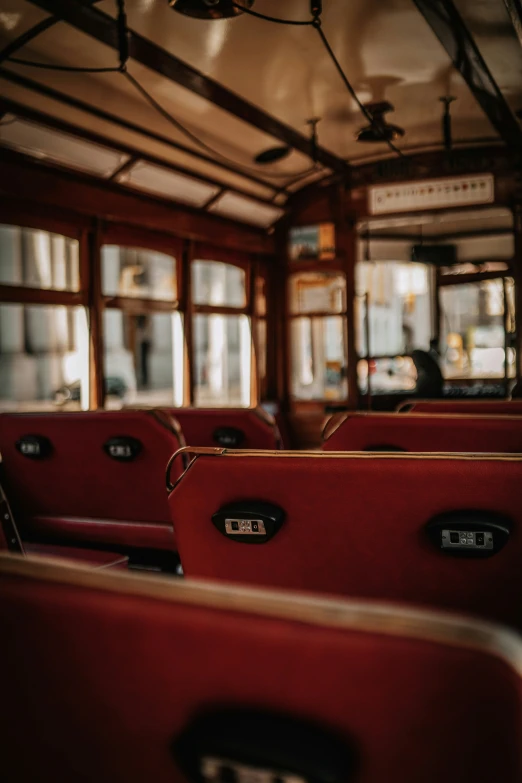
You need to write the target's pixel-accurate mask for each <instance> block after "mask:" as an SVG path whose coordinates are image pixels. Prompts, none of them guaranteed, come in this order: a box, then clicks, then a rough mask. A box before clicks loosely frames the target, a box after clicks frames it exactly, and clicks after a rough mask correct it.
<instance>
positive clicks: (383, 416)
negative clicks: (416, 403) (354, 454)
mask: <svg viewBox="0 0 522 783" xmlns="http://www.w3.org/2000/svg"><path fill="white" fill-rule="evenodd" d="M323 450H324V451H416V452H420V451H435V452H438V451H448V452H450V451H457V452H474V453H484V452H489V453H504V454H510V453H519V452H520V453H522V417H516V416H514V417H508V416H472V415H463V416H459V415H457V414H453V413H450V414H443V413H437V414H422V413H412V414H408V416H399V415H398V414H397V413H348V414H345V416H344V417H343V418H342V419H341V420H339V421H338V422H337V427H336V429H333V427H332V428H330V431H329V435H328V438H327V440H325V442H324V443H323Z"/></svg>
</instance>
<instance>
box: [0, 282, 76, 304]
mask: <svg viewBox="0 0 522 783" xmlns="http://www.w3.org/2000/svg"><path fill="white" fill-rule="evenodd" d="M0 302H13V303H20V304H35V305H65V306H66V307H77V306H78V305H84V304H85V303H86V302H85V294H83V293H79V292H77V291H56V290H55V289H46V288H29V287H24V286H14V285H3V284H0Z"/></svg>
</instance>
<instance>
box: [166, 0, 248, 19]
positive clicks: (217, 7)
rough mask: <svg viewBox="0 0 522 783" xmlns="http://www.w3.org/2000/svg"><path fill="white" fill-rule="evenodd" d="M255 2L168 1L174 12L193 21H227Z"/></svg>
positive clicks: (224, 0) (218, 0) (219, 0)
mask: <svg viewBox="0 0 522 783" xmlns="http://www.w3.org/2000/svg"><path fill="white" fill-rule="evenodd" d="M254 2H255V0H169V5H170V7H171V8H173V9H174V11H177V12H178V13H179V14H183V15H184V16H192V17H194V18H195V19H228V18H229V17H233V16H240V14H242V13H243V11H242V10H241V8H238V6H243V8H246V9H250V8H252V6H253V5H254Z"/></svg>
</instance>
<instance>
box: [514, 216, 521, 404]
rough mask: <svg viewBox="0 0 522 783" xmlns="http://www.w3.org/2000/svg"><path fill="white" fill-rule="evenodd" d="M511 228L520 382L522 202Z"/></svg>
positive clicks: (518, 379) (517, 373) (516, 344)
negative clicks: (513, 243) (513, 240)
mask: <svg viewBox="0 0 522 783" xmlns="http://www.w3.org/2000/svg"><path fill="white" fill-rule="evenodd" d="M513 218H514V222H513V230H514V239H515V257H514V259H513V272H514V279H515V325H516V333H515V348H516V379H515V382H516V383H517V384H518V385H519V386H518V388H519V390H520V384H522V204H520V203H516V204H515V206H514V207H513Z"/></svg>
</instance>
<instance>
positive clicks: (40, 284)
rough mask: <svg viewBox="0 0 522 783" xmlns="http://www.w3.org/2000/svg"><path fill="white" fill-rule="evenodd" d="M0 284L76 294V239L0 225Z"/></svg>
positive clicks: (78, 270)
mask: <svg viewBox="0 0 522 783" xmlns="http://www.w3.org/2000/svg"><path fill="white" fill-rule="evenodd" d="M0 283H1V284H4V285H12V286H28V287H30V288H43V289H52V290H55V291H79V289H80V263H79V243H78V240H76V239H69V238H68V237H64V236H60V235H59V234H52V233H50V232H48V231H39V230H36V229H33V228H22V227H20V226H6V225H0Z"/></svg>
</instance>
